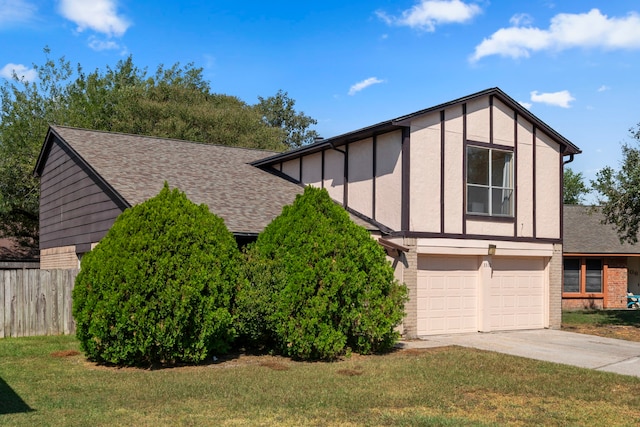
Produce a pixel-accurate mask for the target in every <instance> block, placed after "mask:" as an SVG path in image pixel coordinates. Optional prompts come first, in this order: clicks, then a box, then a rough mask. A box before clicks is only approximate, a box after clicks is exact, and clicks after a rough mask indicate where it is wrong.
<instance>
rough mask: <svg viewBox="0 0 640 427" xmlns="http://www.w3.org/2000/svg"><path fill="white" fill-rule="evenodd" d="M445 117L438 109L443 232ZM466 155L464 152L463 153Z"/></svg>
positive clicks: (442, 230) (441, 229)
mask: <svg viewBox="0 0 640 427" xmlns="http://www.w3.org/2000/svg"><path fill="white" fill-rule="evenodd" d="M445 123H446V121H445V117H444V110H440V232H441V233H444V221H445V215H444V198H445V191H444V183H445V176H444V169H445V155H444V154H445V153H444V149H445V137H446V133H445ZM465 155H466V154H465Z"/></svg>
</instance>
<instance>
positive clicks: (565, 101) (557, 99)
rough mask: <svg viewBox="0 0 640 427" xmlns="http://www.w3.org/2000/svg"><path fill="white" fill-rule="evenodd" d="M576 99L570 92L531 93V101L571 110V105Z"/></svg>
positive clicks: (535, 91)
mask: <svg viewBox="0 0 640 427" xmlns="http://www.w3.org/2000/svg"><path fill="white" fill-rule="evenodd" d="M575 100H576V99H575V98H574V97H573V96H571V93H569V91H568V90H561V91H559V92H548V93H538V91H537V90H534V91H533V92H531V101H533V102H540V103H542V104H547V105H553V106H556V107H562V108H569V107H571V106H570V105H569V103H570V102H571V101H575Z"/></svg>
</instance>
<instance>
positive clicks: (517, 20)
mask: <svg viewBox="0 0 640 427" xmlns="http://www.w3.org/2000/svg"><path fill="white" fill-rule="evenodd" d="M509 23H510V24H511V25H513V26H514V27H519V26H521V25H531V24H532V23H533V18H532V17H531V15H529V14H528V13H518V14H516V15H513V16H512V17H511V19H509Z"/></svg>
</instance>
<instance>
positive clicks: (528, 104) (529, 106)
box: [518, 101, 533, 110]
mask: <svg viewBox="0 0 640 427" xmlns="http://www.w3.org/2000/svg"><path fill="white" fill-rule="evenodd" d="M518 104H520V105H522V106H523V107H524V108H526V109H527V110H530V109H531V106H532V105H533V104H532V103H530V102H524V101H518Z"/></svg>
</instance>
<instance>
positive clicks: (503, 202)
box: [491, 188, 513, 215]
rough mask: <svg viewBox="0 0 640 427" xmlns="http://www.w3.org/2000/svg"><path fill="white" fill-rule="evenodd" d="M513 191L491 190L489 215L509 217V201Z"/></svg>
mask: <svg viewBox="0 0 640 427" xmlns="http://www.w3.org/2000/svg"><path fill="white" fill-rule="evenodd" d="M512 195H513V190H509V189H506V188H505V189H497V188H494V189H493V190H491V196H492V197H491V214H492V215H511V199H512V197H511V196H512Z"/></svg>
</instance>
